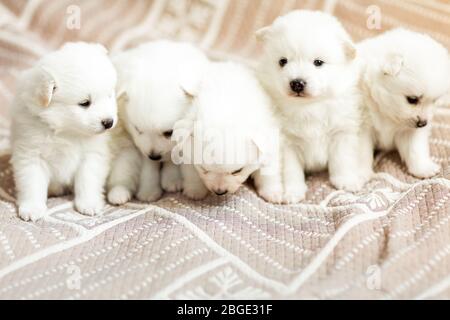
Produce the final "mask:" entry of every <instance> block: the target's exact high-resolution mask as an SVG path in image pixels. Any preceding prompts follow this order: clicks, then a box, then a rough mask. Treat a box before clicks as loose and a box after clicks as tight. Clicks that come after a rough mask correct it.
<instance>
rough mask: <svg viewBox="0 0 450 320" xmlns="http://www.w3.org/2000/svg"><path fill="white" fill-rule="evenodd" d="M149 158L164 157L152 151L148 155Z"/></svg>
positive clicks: (158, 159) (155, 159)
mask: <svg viewBox="0 0 450 320" xmlns="http://www.w3.org/2000/svg"><path fill="white" fill-rule="evenodd" d="M148 158H149V159H150V160H153V161H160V160H161V159H162V156H161V155H160V154H157V153H154V152H152V153H150V154H149V155H148Z"/></svg>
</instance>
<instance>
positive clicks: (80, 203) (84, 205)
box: [75, 197, 105, 217]
mask: <svg viewBox="0 0 450 320" xmlns="http://www.w3.org/2000/svg"><path fill="white" fill-rule="evenodd" d="M75 208H76V209H77V211H78V212H79V213H81V214H84V215H86V216H90V217H93V216H97V215H99V214H101V213H102V211H103V209H104V208H105V201H104V200H103V199H101V198H94V197H92V198H84V199H79V198H78V199H75Z"/></svg>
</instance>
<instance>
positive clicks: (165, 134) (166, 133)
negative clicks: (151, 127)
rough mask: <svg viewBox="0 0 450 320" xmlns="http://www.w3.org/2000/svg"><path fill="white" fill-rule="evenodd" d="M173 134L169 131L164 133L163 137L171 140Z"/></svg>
mask: <svg viewBox="0 0 450 320" xmlns="http://www.w3.org/2000/svg"><path fill="white" fill-rule="evenodd" d="M172 134H173V130H168V131H164V132H163V136H164V137H165V138H167V139H169V138H171V137H172Z"/></svg>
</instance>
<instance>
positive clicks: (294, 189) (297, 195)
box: [282, 183, 308, 204]
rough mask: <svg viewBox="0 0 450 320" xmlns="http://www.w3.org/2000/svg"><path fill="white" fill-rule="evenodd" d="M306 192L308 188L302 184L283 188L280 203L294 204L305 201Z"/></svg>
mask: <svg viewBox="0 0 450 320" xmlns="http://www.w3.org/2000/svg"><path fill="white" fill-rule="evenodd" d="M307 190H308V187H307V186H306V184H304V183H302V184H298V185H289V186H285V191H284V193H283V200H282V203H283V204H295V203H299V202H301V201H303V200H305V196H306V191H307Z"/></svg>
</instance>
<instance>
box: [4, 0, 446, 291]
mask: <svg viewBox="0 0 450 320" xmlns="http://www.w3.org/2000/svg"><path fill="white" fill-rule="evenodd" d="M373 5H375V6H376V7H373ZM294 8H311V9H321V10H326V11H329V12H332V13H334V14H335V15H337V16H338V17H339V18H341V19H342V21H343V23H344V25H345V27H346V28H347V29H348V31H349V32H350V33H351V34H352V35H353V36H354V38H355V39H356V40H358V39H362V38H365V37H368V36H371V35H374V34H377V33H379V32H381V31H383V30H386V29H390V28H392V27H396V26H406V27H410V28H412V29H415V30H420V31H426V32H429V33H430V34H431V35H432V36H434V37H435V38H436V39H438V40H440V41H441V42H442V43H444V44H445V45H446V46H447V47H450V5H448V1H446V0H429V1H420V0H408V1H406V0H398V1H387V0H353V1H347V0H331V1H330V0H329V1H325V0H317V1H314V0H304V1H295V0H282V1H271V0H248V1H242V0H214V1H213V0H170V1H169V0H154V1H146V0H136V1H120V0H114V1H113V0H108V1H106V0H98V1H68V0H58V1H56V0H54V1H49V0H46V1H39V0H33V1H31V0H30V1H25V0H19V1H17V0H1V1H0V298H1V299H11V298H18V299H40V298H41V299H42V298H58V299H82V298H97V299H102V298H135V299H148V298H156V299H185V298H188V299H191V298H192V299H203V298H206V299H210V298H225V299H239V298H242V299H247V298H313V299H316V298H328V299H342V298H356V299H360V298H375V299H397V298H399V299H405V298H444V299H448V298H450V202H449V198H450V110H449V108H445V107H443V108H441V109H439V111H438V116H437V119H436V124H435V126H434V130H433V137H432V140H431V145H432V154H433V158H434V159H435V160H436V161H438V162H439V163H440V164H441V165H442V172H441V173H440V175H439V176H438V177H436V178H433V179H430V180H423V181H422V180H417V179H414V178H413V177H411V176H409V175H408V174H407V173H406V170H405V167H404V166H403V165H402V164H401V162H400V160H399V158H398V155H397V154H396V153H390V154H379V155H378V156H377V159H376V175H375V176H374V178H373V179H372V181H370V183H369V184H367V186H366V187H365V189H364V190H363V191H361V192H360V193H358V194H350V193H346V192H343V191H337V190H335V189H333V188H332V187H331V186H330V184H329V182H328V177H327V174H326V173H323V174H318V175H314V176H309V177H308V186H309V192H308V195H307V200H306V201H305V202H304V203H302V204H298V205H290V206H278V205H271V204H268V203H265V202H264V201H263V200H261V199H260V198H258V197H257V196H256V194H255V192H254V190H253V189H252V188H251V187H250V186H248V187H245V188H243V189H242V190H241V191H240V192H239V193H238V194H236V195H232V196H225V197H224V198H218V197H214V196H211V197H210V198H208V199H207V200H205V201H202V202H192V201H189V200H187V199H185V198H183V197H182V196H180V195H177V194H169V195H166V196H165V197H164V198H163V199H162V200H160V201H158V202H157V203H154V204H151V205H148V204H143V203H138V202H133V203H130V204H128V205H126V206H123V207H111V206H110V207H108V208H107V209H106V210H105V212H104V215H102V216H101V217H96V218H89V217H85V216H82V215H80V214H78V213H77V212H76V211H74V209H73V203H72V197H64V198H52V199H50V200H49V207H50V208H51V209H50V210H51V214H50V216H49V217H48V218H46V219H45V220H43V221H40V222H38V223H34V224H33V223H25V222H23V221H21V220H20V219H19V218H18V217H17V214H16V208H15V205H14V185H13V179H12V173H11V168H10V165H9V157H10V156H9V141H8V134H9V129H8V127H9V121H8V115H7V114H8V106H9V104H10V102H11V99H12V96H13V92H14V85H15V79H16V77H17V75H18V74H19V72H20V71H21V70H23V69H24V68H26V67H28V66H30V65H31V64H32V63H33V62H34V61H36V59H37V58H38V57H40V56H41V55H43V54H45V53H46V52H48V51H49V50H52V49H54V48H57V47H58V46H59V45H61V44H62V43H63V42H65V41H68V40H88V41H99V42H102V43H104V44H105V45H107V46H108V47H109V48H110V49H111V50H112V51H119V50H122V49H125V48H129V47H132V46H134V45H136V44H138V43H142V42H144V41H148V40H152V39H157V38H161V37H169V38H173V39H182V40H188V41H193V42H195V43H197V44H199V45H200V46H201V47H202V48H203V49H205V50H207V52H208V53H209V54H210V55H211V57H213V58H233V59H238V60H242V61H245V62H250V63H251V62H253V61H255V58H256V57H257V55H258V52H259V49H260V48H259V47H258V45H257V43H256V42H255V41H254V39H253V37H252V34H253V32H254V31H255V30H256V29H258V28H259V27H262V26H264V25H266V24H268V23H270V22H271V21H272V20H273V19H274V18H275V17H276V16H278V15H279V14H281V13H284V12H287V11H289V10H292V9H294ZM378 9H380V10H381V17H382V20H381V29H371V28H368V27H367V17H368V15H367V14H368V13H370V12H374V11H373V10H378ZM78 12H79V13H81V16H80V17H81V20H80V21H77V20H76V15H77V13H78ZM74 19H75V20H74ZM78 22H79V25H78V24H77V23H78ZM78 26H79V27H80V28H78Z"/></svg>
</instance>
